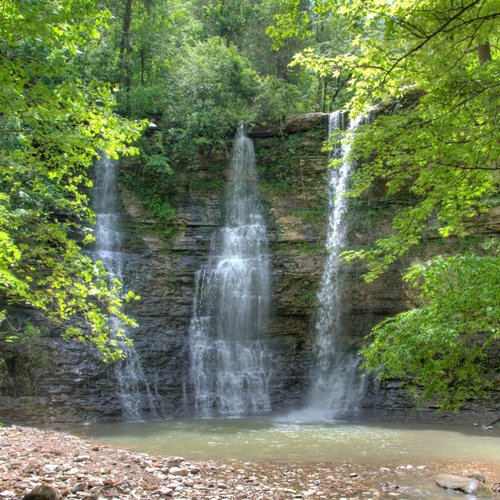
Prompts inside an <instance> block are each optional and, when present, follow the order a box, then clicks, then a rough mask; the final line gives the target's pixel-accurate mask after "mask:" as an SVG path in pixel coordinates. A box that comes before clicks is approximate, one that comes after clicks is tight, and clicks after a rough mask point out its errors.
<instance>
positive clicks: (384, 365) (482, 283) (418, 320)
mask: <svg viewBox="0 0 500 500" xmlns="http://www.w3.org/2000/svg"><path fill="white" fill-rule="evenodd" d="M404 279H405V281H406V282H407V283H408V284H409V285H410V286H411V287H412V288H414V289H416V290H417V291H418V293H419V298H420V300H421V301H422V306H420V307H418V308H415V309H411V310H409V311H406V312H403V313H401V314H398V315H397V316H394V317H392V318H388V319H386V320H385V321H383V322H382V323H380V324H379V325H377V326H376V327H375V329H374V330H373V333H372V336H373V343H372V344H371V345H370V346H368V347H365V348H364V349H363V350H362V351H361V353H362V354H363V355H364V356H365V358H366V363H365V364H366V367H367V368H368V369H370V370H372V371H377V373H378V378H379V379H381V380H388V379H392V378H400V377H402V379H403V383H404V385H406V387H408V389H409V390H410V392H411V393H412V394H413V395H414V396H415V397H416V398H417V399H418V400H420V401H422V400H424V401H425V400H430V401H435V402H436V403H437V404H439V405H440V407H441V409H443V410H444V409H453V410H457V409H458V408H459V407H460V406H461V405H462V404H463V403H464V402H465V401H466V400H468V399H473V398H478V397H480V396H484V395H485V390H486V389H488V388H489V387H491V386H492V384H493V382H492V380H491V378H490V377H489V373H488V369H487V368H486V366H487V363H486V364H485V361H486V362H487V361H488V356H489V357H490V359H498V358H497V356H498V346H495V343H496V342H498V339H499V336H500V327H499V325H500V309H499V308H498V304H499V303H500V258H499V257H498V256H495V255H493V256H479V255H473V254H464V255H456V256H453V257H441V256H439V257H436V258H434V259H432V260H431V261H429V262H425V263H423V264H415V265H414V266H412V267H411V268H410V270H409V271H408V273H407V274H406V275H405V277H404Z"/></svg>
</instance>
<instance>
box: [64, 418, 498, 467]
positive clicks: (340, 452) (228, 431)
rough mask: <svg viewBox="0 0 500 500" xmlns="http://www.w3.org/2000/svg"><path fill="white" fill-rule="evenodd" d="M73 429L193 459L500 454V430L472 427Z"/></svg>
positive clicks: (254, 423)
mask: <svg viewBox="0 0 500 500" xmlns="http://www.w3.org/2000/svg"><path fill="white" fill-rule="evenodd" d="M73 430H74V431H75V432H76V433H78V434H80V435H82V434H83V435H85V436H87V437H90V438H92V439H94V440H97V441H99V442H103V443H106V444H109V445H112V446H115V447H119V448H125V449H129V450H135V451H141V452H146V453H151V454H157V455H180V456H183V457H185V458H187V459H190V460H196V459H199V460H216V459H237V460H243V461H256V462H259V461H262V462H263V461H278V462H284V461H290V462H315V461H350V462H364V463H375V464H385V465H390V464H394V465H398V464H400V463H405V464H409V463H412V462H413V463H414V464H415V465H416V462H419V461H420V462H425V461H429V460H447V459H453V460H499V457H500V455H499V450H500V430H498V429H496V430H495V429H490V430H482V429H475V428H468V427H448V428H443V427H438V426H428V425H427V426H423V425H392V424H391V425H385V424H379V425H375V424H352V423H350V424H347V423H341V422H333V423H310V424H305V423H300V424H299V423H293V422H289V421H280V420H279V419H206V420H189V419H186V420H167V421H153V422H134V423H107V424H92V425H86V426H82V427H78V428H77V429H73Z"/></svg>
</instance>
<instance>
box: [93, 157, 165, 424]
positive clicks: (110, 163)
mask: <svg viewBox="0 0 500 500" xmlns="http://www.w3.org/2000/svg"><path fill="white" fill-rule="evenodd" d="M117 174H118V162H117V161H115V160H111V159H109V158H106V157H105V156H103V157H102V158H100V159H99V160H98V161H97V162H96V164H95V186H94V192H93V209H94V212H95V215H96V226H95V229H94V236H95V239H96V241H95V244H94V251H93V255H94V258H95V259H96V260H100V261H101V262H102V263H103V265H104V267H105V268H106V271H107V272H108V276H109V277H110V278H111V279H112V278H118V279H119V280H120V281H123V280H122V278H123V253H122V252H121V247H122V233H121V231H120V211H119V205H118V191H117ZM113 326H114V327H115V328H116V329H118V328H119V327H120V326H122V327H123V325H120V324H119V323H118V322H117V321H116V320H115V323H114V324H113ZM122 348H123V349H124V350H125V354H126V357H125V358H124V359H123V360H120V361H118V362H116V363H115V365H114V378H115V379H116V384H117V387H116V389H117V394H118V397H119V399H120V402H121V405H122V414H123V418H124V419H125V420H143V418H144V413H147V414H148V415H150V416H151V417H154V416H156V413H155V407H154V402H153V398H152V395H151V391H150V389H149V385H148V382H147V380H146V377H145V375H144V371H143V369H142V365H141V360H140V358H139V355H138V354H137V351H136V350H135V348H134V347H133V346H123V347H122Z"/></svg>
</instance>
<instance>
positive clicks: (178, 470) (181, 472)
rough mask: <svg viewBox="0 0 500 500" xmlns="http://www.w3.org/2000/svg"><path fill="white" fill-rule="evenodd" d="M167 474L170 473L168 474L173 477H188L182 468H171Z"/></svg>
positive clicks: (187, 471)
mask: <svg viewBox="0 0 500 500" xmlns="http://www.w3.org/2000/svg"><path fill="white" fill-rule="evenodd" d="M169 472H170V474H173V475H174V476H188V475H189V470H188V469H185V468H184V467H172V468H171V469H170V471H169Z"/></svg>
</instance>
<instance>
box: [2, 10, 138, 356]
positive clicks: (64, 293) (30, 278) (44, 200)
mask: <svg viewBox="0 0 500 500" xmlns="http://www.w3.org/2000/svg"><path fill="white" fill-rule="evenodd" d="M0 16H1V17H0V20H1V23H0V50H1V62H0V80H1V90H0V103H1V104H0V122H1V125H0V129H1V130H0V149H1V159H0V169H1V173H2V176H1V179H2V180H1V181H0V186H1V188H0V294H1V297H2V299H3V300H2V302H3V303H4V307H3V309H4V310H3V312H2V318H3V319H4V321H8V320H7V319H6V318H7V315H8V308H7V307H5V306H11V305H16V304H17V305H24V306H30V307H32V308H35V309H36V310H38V311H40V312H42V313H43V314H44V315H45V316H46V317H47V318H48V319H50V320H51V321H52V322H53V323H54V324H56V325H59V327H61V328H63V330H64V336H65V337H66V338H74V339H77V340H80V341H82V342H90V343H91V344H93V345H94V346H95V347H97V349H98V350H99V351H100V354H101V355H102V356H103V358H104V359H110V358H116V357H119V356H120V355H121V351H120V349H119V341H120V340H123V339H126V337H125V334H124V332H123V331H118V332H117V333H116V334H112V328H111V326H110V320H109V318H110V317H112V316H115V317H118V318H120V319H121V320H122V321H124V322H125V323H127V324H130V323H132V321H131V320H130V319H129V318H127V317H126V316H125V315H124V314H123V312H122V310H121V306H122V301H123V297H122V296H121V286H120V284H119V283H118V282H116V281H112V282H108V281H107V277H106V272H105V270H104V269H103V267H102V265H100V264H99V263H96V262H94V261H92V259H91V258H90V257H89V256H88V255H86V254H85V253H84V251H83V248H84V246H85V245H86V244H87V243H89V242H91V241H92V239H93V238H92V235H91V229H90V223H91V222H92V221H93V214H92V212H91V210H90V209H89V207H88V199H87V194H86V192H87V191H88V189H89V188H90V187H91V186H92V182H91V180H90V177H89V170H90V167H91V165H92V162H93V161H94V159H95V158H96V157H97V156H98V155H99V154H100V153H101V151H106V152H107V154H108V155H110V156H112V157H117V155H118V154H121V155H124V154H131V153H134V151H135V149H134V148H133V147H130V146H129V144H130V142H131V141H132V140H134V139H135V138H137V137H138V135H139V132H140V130H141V128H142V125H141V124H139V123H134V122H131V121H126V120H123V119H121V118H120V117H118V116H117V115H116V114H114V112H113V107H114V101H115V99H114V96H113V94H112V92H111V89H110V88H109V85H107V84H105V83H102V82H100V81H98V80H95V79H88V80H84V79H82V78H81V76H80V72H79V68H78V60H79V58H80V57H82V52H83V51H84V50H85V45H86V44H87V43H89V42H90V41H91V40H92V39H95V38H97V37H98V36H99V30H100V29H103V28H104V27H105V26H106V23H107V20H108V13H107V11H101V10H100V9H99V8H98V6H97V5H96V3H95V2H91V1H89V0H43V1H41V0H29V1H24V0H6V1H5V2H3V5H2V11H1V13H0ZM130 298H133V293H131V292H130V293H129V294H128V295H127V297H126V299H130ZM20 334H21V333H20ZM7 340H13V339H12V338H7Z"/></svg>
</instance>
